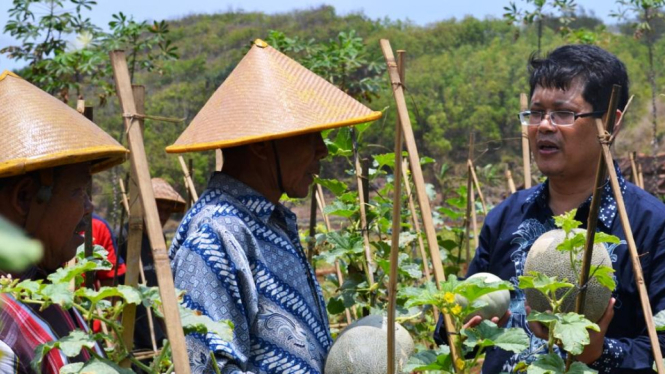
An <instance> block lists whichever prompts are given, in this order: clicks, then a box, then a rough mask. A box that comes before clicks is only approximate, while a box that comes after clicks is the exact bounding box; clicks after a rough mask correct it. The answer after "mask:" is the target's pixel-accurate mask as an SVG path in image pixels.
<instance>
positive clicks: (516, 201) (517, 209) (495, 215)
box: [485, 185, 541, 225]
mask: <svg viewBox="0 0 665 374" xmlns="http://www.w3.org/2000/svg"><path fill="white" fill-rule="evenodd" d="M540 188H541V185H537V186H535V187H531V188H529V189H526V190H519V191H517V192H515V193H514V194H512V195H510V196H508V198H506V199H505V200H504V201H502V202H501V203H499V204H498V205H497V206H495V207H494V208H493V209H492V210H490V211H489V212H488V213H487V218H486V220H485V224H486V225H487V224H498V223H499V222H502V221H504V220H506V219H510V218H513V217H516V216H521V215H522V213H523V211H524V209H525V206H526V205H528V204H530V203H532V200H533V199H534V198H536V195H537V194H538V191H539V189H540Z"/></svg>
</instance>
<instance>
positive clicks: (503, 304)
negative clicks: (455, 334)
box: [455, 273, 510, 321]
mask: <svg viewBox="0 0 665 374" xmlns="http://www.w3.org/2000/svg"><path fill="white" fill-rule="evenodd" d="M474 278H482V279H484V280H485V283H493V282H500V281H502V280H503V279H501V278H499V277H497V276H496V275H494V274H492V273H476V274H473V275H472V276H470V277H468V278H467V279H474ZM477 300H481V301H484V302H486V303H487V305H485V306H484V307H482V308H480V309H478V310H477V311H475V312H474V313H471V314H469V315H468V316H467V317H466V321H468V320H470V319H471V318H472V317H474V316H481V317H483V319H492V318H493V317H499V318H501V317H503V315H504V314H506V311H507V310H508V307H509V306H510V291H508V290H500V291H494V292H490V293H488V294H485V295H483V296H481V297H479V298H478V299H477ZM455 302H456V303H457V304H459V305H461V306H462V307H466V306H467V305H468V303H469V302H468V300H467V299H466V298H465V297H464V296H460V295H455Z"/></svg>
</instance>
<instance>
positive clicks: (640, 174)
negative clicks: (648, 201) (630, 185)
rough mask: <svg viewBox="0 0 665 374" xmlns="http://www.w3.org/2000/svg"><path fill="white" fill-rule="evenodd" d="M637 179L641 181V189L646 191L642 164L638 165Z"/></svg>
mask: <svg viewBox="0 0 665 374" xmlns="http://www.w3.org/2000/svg"><path fill="white" fill-rule="evenodd" d="M637 177H638V179H639V181H640V188H641V189H644V173H642V163H638V164H637Z"/></svg>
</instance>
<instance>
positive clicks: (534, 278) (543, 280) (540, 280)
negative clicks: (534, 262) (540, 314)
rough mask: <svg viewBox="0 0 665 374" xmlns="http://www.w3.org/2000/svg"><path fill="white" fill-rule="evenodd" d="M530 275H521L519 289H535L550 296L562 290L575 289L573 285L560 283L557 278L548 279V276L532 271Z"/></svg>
mask: <svg viewBox="0 0 665 374" xmlns="http://www.w3.org/2000/svg"><path fill="white" fill-rule="evenodd" d="M529 274H530V275H521V276H520V277H519V281H520V283H519V288H521V289H526V288H535V289H537V290H538V291H540V292H542V293H543V294H545V295H549V293H553V292H556V291H557V290H558V289H560V288H572V287H575V285H573V284H572V283H568V282H565V281H559V280H558V279H557V277H548V276H547V275H545V274H542V273H539V272H536V271H530V272H529Z"/></svg>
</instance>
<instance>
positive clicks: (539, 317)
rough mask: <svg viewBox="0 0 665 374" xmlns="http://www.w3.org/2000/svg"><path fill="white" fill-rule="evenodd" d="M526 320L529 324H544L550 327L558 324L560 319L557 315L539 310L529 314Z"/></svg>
mask: <svg viewBox="0 0 665 374" xmlns="http://www.w3.org/2000/svg"><path fill="white" fill-rule="evenodd" d="M526 320H527V321H528V322H542V323H544V324H546V325H549V324H550V323H552V322H556V321H557V320H558V318H557V316H556V315H554V314H552V313H550V312H545V313H541V312H539V311H537V310H532V311H531V313H529V315H528V316H527V317H526Z"/></svg>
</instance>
